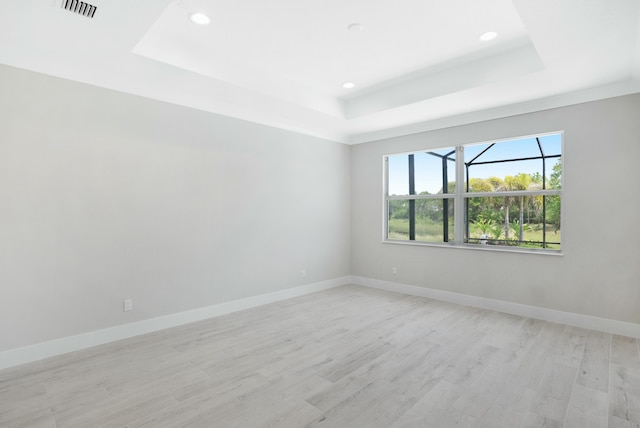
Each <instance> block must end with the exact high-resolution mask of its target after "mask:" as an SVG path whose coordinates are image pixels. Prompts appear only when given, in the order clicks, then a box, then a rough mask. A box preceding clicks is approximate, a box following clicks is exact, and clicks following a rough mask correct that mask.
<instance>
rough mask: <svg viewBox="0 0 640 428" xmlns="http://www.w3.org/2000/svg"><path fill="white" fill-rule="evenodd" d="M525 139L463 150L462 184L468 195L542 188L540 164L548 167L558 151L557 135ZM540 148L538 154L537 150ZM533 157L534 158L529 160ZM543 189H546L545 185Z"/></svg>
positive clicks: (558, 136) (558, 137)
mask: <svg viewBox="0 0 640 428" xmlns="http://www.w3.org/2000/svg"><path fill="white" fill-rule="evenodd" d="M539 140H540V146H539V145H538V141H537V140H536V138H525V139H520V140H513V141H503V142H500V143H494V144H491V143H488V144H480V145H475V146H468V147H465V165H466V168H465V184H466V186H467V188H468V191H470V192H501V191H510V190H535V189H541V188H542V175H543V172H544V169H543V162H546V167H547V170H546V174H547V179H548V178H549V176H550V173H551V170H550V165H553V164H555V163H556V160H557V158H551V159H546V160H544V159H543V158H542V156H543V153H544V156H545V157H547V156H557V155H559V154H560V150H561V144H560V143H561V135H560V134H556V135H550V136H545V137H540V138H539ZM540 147H542V151H541V150H540ZM531 158H535V159H531ZM547 188H549V187H548V186H547Z"/></svg>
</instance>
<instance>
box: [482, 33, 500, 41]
mask: <svg viewBox="0 0 640 428" xmlns="http://www.w3.org/2000/svg"><path fill="white" fill-rule="evenodd" d="M496 37H498V33H496V32H495V31H488V32H486V33H484V34H483V35H482V36H480V40H482V41H483V42H488V41H489V40H493V39H495V38H496Z"/></svg>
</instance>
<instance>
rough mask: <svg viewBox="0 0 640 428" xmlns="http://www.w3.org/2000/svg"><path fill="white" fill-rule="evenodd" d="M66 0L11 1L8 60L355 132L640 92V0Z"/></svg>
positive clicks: (397, 129)
mask: <svg viewBox="0 0 640 428" xmlns="http://www.w3.org/2000/svg"><path fill="white" fill-rule="evenodd" d="M62 1H63V0H13V1H9V0H3V1H2V2H0V63H3V64H7V65H11V66H15V67H20V68H24V69H28V70H33V71H38V72H42V73H46V74H50V75H54V76H59V77H63V78H67V79H71V80H76V81H80V82H84V83H88V84H92V85H97V86H101V87H105V88H110V89H114V90H118V91H123V92H127V93H132V94H136V95H141V96H145V97H149V98H153V99H158V100H162V101H166V102H171V103H175V104H180V105H185V106H189V107H193V108H197V109H201V110H205V111H210V112H213V113H218V114H223V115H227V116H232V117H236V118H241V119H245V120H249V121H253V122H258V123H263V124H266V125H271V126H275V127H280V128H284V129H289V130H293V131H297V132H301V133H305V134H309V135H314V136H318V137H322V138H327V139H331V140H335V141H340V142H344V143H360V142H365V141H371V140H375V139H379V138H384V137H390V136H396V135H402V134H406V133H412V132H418V131H422V130H428V129H435V128H439V127H444V126H453V125H458V124H462V123H468V122H473V121H478V120H486V119H492V118H497V117H503V116H507V115H512V114H519V113H525V112H528V111H535V110H539V109H544V108H551V107H557V106H562V105H568V104H572V103H577V102H584V101H590V100H595V99H600V98H606V97H611V96H616V95H623V94H629V93H635V92H640V0H536V1H531V0H482V1H478V0H446V1H443V0H395V1H393V2H391V1H389V0H269V1H264V0H135V1H133V0H88V2H89V3H91V4H93V5H96V6H97V7H98V9H97V12H96V14H95V17H94V18H93V19H90V18H86V17H84V16H80V15H77V14H73V13H71V12H68V11H66V10H64V9H62V8H61V2H62ZM196 11H197V12H204V13H206V14H207V15H208V16H209V17H210V18H211V22H210V24H209V25H207V26H198V25H196V24H193V23H192V22H191V21H190V20H189V16H190V15H191V13H193V12H196ZM351 24H360V25H361V28H362V29H361V30H358V29H356V30H355V31H353V30H349V26H350V25H351ZM487 31H495V32H497V33H498V37H497V38H496V39H494V40H492V41H489V42H482V41H480V40H479V36H480V35H481V34H483V33H485V32H487ZM347 81H351V82H354V83H355V85H356V86H355V88H353V89H344V88H342V83H344V82H347ZM0 96H1V94H0Z"/></svg>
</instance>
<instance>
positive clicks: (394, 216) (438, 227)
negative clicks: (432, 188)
mask: <svg viewBox="0 0 640 428" xmlns="http://www.w3.org/2000/svg"><path fill="white" fill-rule="evenodd" d="M446 201H447V202H445V200H442V199H418V200H415V201H413V203H414V204H415V240H416V241H422V242H453V237H454V229H453V213H454V200H453V198H449V199H446ZM410 205H411V201H407V200H402V201H397V200H394V201H389V219H388V222H389V223H388V224H389V230H388V237H389V239H392V240H404V241H408V240H410V235H409V228H410V220H409V212H410ZM445 212H446V214H445ZM445 222H446V225H445ZM445 233H446V235H447V237H446V240H445Z"/></svg>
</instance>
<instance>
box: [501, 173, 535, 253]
mask: <svg viewBox="0 0 640 428" xmlns="http://www.w3.org/2000/svg"><path fill="white" fill-rule="evenodd" d="M504 182H505V184H506V187H507V189H508V190H527V189H528V188H529V185H530V184H531V176H530V175H529V174H523V173H520V174H518V175H515V176H510V175H508V176H506V177H505V178H504ZM524 198H525V197H524V196H519V197H518V199H519V201H520V212H519V220H518V240H519V241H523V240H524ZM508 212H509V208H508V206H507V214H506V216H505V228H508V224H509V217H508V216H509V214H508ZM505 235H507V236H508V231H506V232H505Z"/></svg>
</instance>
